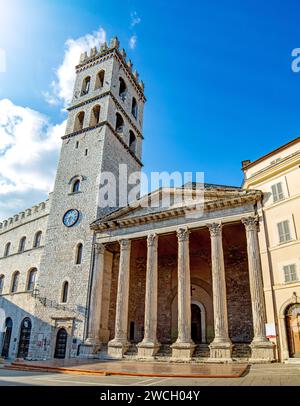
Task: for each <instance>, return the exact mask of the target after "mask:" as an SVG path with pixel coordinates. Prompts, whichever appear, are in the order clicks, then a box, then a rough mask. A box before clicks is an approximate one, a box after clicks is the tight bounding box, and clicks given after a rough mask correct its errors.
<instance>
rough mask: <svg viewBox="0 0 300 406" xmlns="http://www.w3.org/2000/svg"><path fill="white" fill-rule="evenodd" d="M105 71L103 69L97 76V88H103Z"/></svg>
mask: <svg viewBox="0 0 300 406" xmlns="http://www.w3.org/2000/svg"><path fill="white" fill-rule="evenodd" d="M104 76H105V71H104V70H101V71H100V72H99V73H98V74H97V76H96V83H95V90H97V89H101V87H103V85H104Z"/></svg>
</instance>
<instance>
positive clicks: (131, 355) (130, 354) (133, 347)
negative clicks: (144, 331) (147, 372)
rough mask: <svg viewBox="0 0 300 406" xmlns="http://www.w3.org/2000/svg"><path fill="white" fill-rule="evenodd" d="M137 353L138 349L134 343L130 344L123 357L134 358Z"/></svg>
mask: <svg viewBox="0 0 300 406" xmlns="http://www.w3.org/2000/svg"><path fill="white" fill-rule="evenodd" d="M137 355H138V349H137V346H136V344H130V345H129V347H128V349H127V351H126V352H125V354H124V358H125V359H134V358H136V357H137Z"/></svg>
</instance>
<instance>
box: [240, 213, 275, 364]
mask: <svg viewBox="0 0 300 406" xmlns="http://www.w3.org/2000/svg"><path fill="white" fill-rule="evenodd" d="M242 223H243V224H244V225H245V228H246V236H247V252H248V268H249V282H250V294H251V304H252V318H253V332H254V337H253V340H252V343H251V349H252V360H256V361H257V360H267V361H272V360H274V346H273V343H271V342H270V341H269V340H268V339H267V337H266V332H265V322H266V310H265V298H264V290H263V278H262V268H261V261H260V252H259V242H258V219H257V217H247V218H243V219H242Z"/></svg>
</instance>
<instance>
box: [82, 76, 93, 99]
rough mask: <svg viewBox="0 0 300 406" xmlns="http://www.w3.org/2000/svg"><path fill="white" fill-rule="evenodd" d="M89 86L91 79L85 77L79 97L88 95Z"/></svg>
mask: <svg viewBox="0 0 300 406" xmlns="http://www.w3.org/2000/svg"><path fill="white" fill-rule="evenodd" d="M90 85H91V77H90V76H87V77H86V78H84V79H83V82H82V88H81V96H83V95H85V94H88V92H89V90H90Z"/></svg>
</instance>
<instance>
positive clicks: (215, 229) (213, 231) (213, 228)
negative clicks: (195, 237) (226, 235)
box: [207, 223, 222, 237]
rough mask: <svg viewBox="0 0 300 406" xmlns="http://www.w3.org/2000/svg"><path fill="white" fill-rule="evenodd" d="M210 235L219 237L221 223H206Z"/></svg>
mask: <svg viewBox="0 0 300 406" xmlns="http://www.w3.org/2000/svg"><path fill="white" fill-rule="evenodd" d="M207 227H208V229H209V232H210V236H211V237H220V236H221V235H222V224H221V223H210V224H207Z"/></svg>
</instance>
